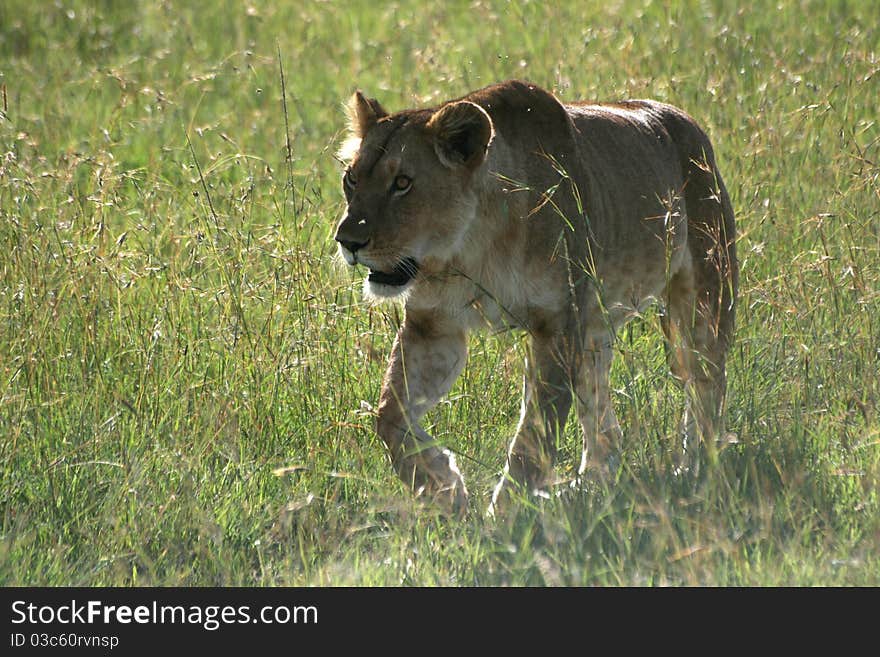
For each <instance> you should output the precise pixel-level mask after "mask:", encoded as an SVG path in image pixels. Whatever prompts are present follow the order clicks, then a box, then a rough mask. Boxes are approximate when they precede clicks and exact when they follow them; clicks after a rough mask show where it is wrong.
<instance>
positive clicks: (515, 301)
mask: <svg viewBox="0 0 880 657" xmlns="http://www.w3.org/2000/svg"><path fill="white" fill-rule="evenodd" d="M350 123H351V132H352V136H351V138H350V139H349V140H348V142H347V146H346V147H344V149H345V152H344V153H341V155H344V156H345V161H346V163H347V165H348V173H347V177H346V181H347V182H346V196H347V199H348V206H347V209H346V214H345V216H344V217H343V218H342V220H341V221H340V223H339V225H338V227H337V232H336V240H337V241H338V242H339V243H340V253H341V254H342V255H343V257H344V258H345V259H346V261H347V262H348V263H349V264H352V265H354V264H363V265H366V266H367V267H369V268H370V270H371V275H370V279H372V281H367V282H366V283H365V291H366V293H367V294H368V295H370V296H373V297H376V298H398V299H400V300H403V301H404V302H405V320H404V323H403V325H402V327H401V329H400V332H399V333H398V335H397V338H396V340H395V343H394V347H393V350H392V355H391V360H390V362H389V366H388V371H387V373H386V376H385V380H384V382H383V387H382V393H381V398H380V403H379V411H378V421H377V431H378V433H379V435H380V436H381V437H382V439H383V440H384V442H385V443H386V445H387V446H388V448H389V452H390V454H391V458H392V462H393V464H394V466H395V469H396V470H397V472H398V473H399V474H400V476H401V477H402V478H403V479H404V480H405V481H406V482H407V483H408V484H409V485H411V486H412V488H413V490H414V491H415V492H416V493H417V494H420V495H425V496H426V497H429V498H432V499H435V500H436V501H438V502H439V503H440V504H441V505H443V506H444V507H445V508H446V509H447V510H449V511H451V512H459V513H460V512H462V511H463V510H464V508H465V506H466V503H467V493H466V490H465V486H464V482H463V479H462V477H461V473H460V472H459V471H458V468H457V467H456V465H455V459H454V458H453V457H452V455H451V454H450V453H449V452H448V451H445V450H443V449H442V448H440V447H439V446H438V445H437V444H436V443H435V441H434V440H433V439H432V438H431V437H430V436H429V435H428V434H427V433H426V432H425V431H424V430H423V429H422V428H421V426H420V425H419V422H420V420H421V419H422V417H423V416H424V414H425V413H426V412H427V411H428V410H429V409H430V408H431V407H432V406H434V405H435V404H437V403H438V402H439V401H440V399H441V398H442V397H443V396H444V395H445V394H446V393H447V392H448V391H449V389H450V388H451V386H452V384H453V382H454V381H455V379H456V377H457V376H458V374H459V373H460V372H461V370H462V368H463V366H464V362H465V360H466V358H467V340H466V336H467V333H468V332H469V331H471V330H474V329H476V328H479V327H481V326H485V325H490V326H495V327H499V328H506V327H515V328H519V329H522V330H525V331H527V332H528V333H529V334H530V336H531V347H530V355H529V358H528V362H527V367H526V370H527V371H526V376H525V384H524V395H523V406H522V418H521V421H520V424H519V427H518V429H517V432H516V436H515V437H514V439H513V442H512V444H511V446H510V451H509V454H508V459H507V465H506V467H505V472H504V475H503V477H502V479H501V481H500V482H499V485H498V487H497V488H496V490H495V494H494V496H493V505H492V509H493V510H494V509H496V508H497V507H498V505H499V504H501V503H503V502H504V500H506V499H507V498H508V497H509V493H510V490H511V488H512V487H516V486H524V487H525V488H526V489H527V490H532V489H535V488H541V487H545V486H546V485H548V484H549V483H551V481H552V478H553V474H552V473H553V463H554V460H555V453H556V440H557V436H558V433H559V430H560V427H561V426H562V425H563V424H564V422H565V419H566V417H567V415H568V412H569V409H570V406H571V404H572V402H574V403H575V405H576V407H577V413H578V417H579V420H580V423H581V426H582V430H583V454H582V459H581V466H580V473H581V474H582V475H583V476H597V475H598V476H602V475H603V473H604V472H606V471H607V469H608V468H609V466H610V465H613V464H614V463H615V462H616V459H617V456H618V452H619V449H620V441H621V430H620V426H619V424H618V422H617V419H616V417H615V415H614V409H613V407H612V404H611V399H610V391H609V384H608V371H609V368H610V363H611V358H612V354H613V345H614V335H615V331H616V330H617V329H618V328H620V326H622V325H623V324H624V323H626V322H627V321H628V320H629V319H630V318H632V317H634V316H637V315H638V314H639V312H640V311H641V310H643V309H644V307H645V306H646V304H649V303H651V302H653V301H659V302H660V303H661V304H662V307H663V308H664V314H663V322H662V323H663V329H664V333H665V335H666V338H667V344H668V349H667V352H668V356H669V364H670V368H671V369H672V372H673V374H674V375H675V377H676V378H677V379H678V380H679V381H681V382H682V384H683V385H684V387H685V390H686V392H687V408H686V411H685V417H684V420H683V431H684V436H685V444H684V454H685V455H686V457H687V459H688V460H689V461H691V462H693V460H694V455H695V454H696V453H697V451H698V449H697V448H698V446H699V444H700V443H701V442H705V444H706V445H708V446H711V445H713V444H714V442H713V439H714V437H715V436H716V435H717V434H718V433H719V431H720V430H721V426H722V425H721V422H722V414H723V406H724V390H725V357H726V352H727V348H728V346H729V343H730V340H731V337H732V332H733V326H734V302H735V299H736V290H737V263H736V252H735V227H734V217H733V211H732V208H731V205H730V200H729V198H728V195H727V191H726V190H725V188H724V183H723V182H722V180H721V176H720V174H719V172H718V170H717V167H716V165H715V160H714V155H713V151H712V146H711V144H710V142H709V140H708V138H707V137H706V135H705V133H704V132H703V131H702V130H701V129H700V128H699V127H698V126H697V124H696V123H695V122H694V121H693V119H691V118H690V117H689V116H688V115H687V114H685V113H684V112H682V111H681V110H679V109H677V108H675V107H672V106H670V105H665V104H663V103H658V102H655V101H626V102H622V103H615V104H605V105H602V104H586V103H575V104H568V105H563V104H562V103H560V102H559V101H558V100H557V99H556V98H555V97H554V96H553V95H552V94H550V93H548V92H546V91H544V90H542V89H540V88H538V87H536V86H534V85H531V84H528V83H525V82H519V81H509V82H505V83H502V84H498V85H494V86H491V87H487V88H485V89H481V90H478V91H475V92H473V93H471V94H469V95H468V96H466V97H464V98H462V99H458V100H455V101H450V102H449V103H445V104H444V105H442V106H440V107H438V108H432V109H424V110H406V111H403V112H397V113H395V114H390V115H389V114H387V113H386V112H385V111H384V110H383V109H382V108H381V105H379V104H378V102H376V101H375V100H369V99H367V98H366V97H364V96H363V94H361V93H360V92H358V93H357V94H355V96H354V97H353V98H352V101H351V104H350ZM408 181H411V184H410V183H409V182H408ZM401 187H403V190H401V189H400V188H401ZM415 264H417V266H418V271H417V274H416V275H415V277H414V278H412V279H411V280H408V281H407V282H405V283H403V281H404V280H405V279H406V276H408V275H409V273H411V272H412V271H414V270H415ZM377 272H378V273H377ZM400 272H408V273H407V274H406V276H404V277H403V278H401V279H400V280H393V277H392V278H389V275H395V276H399V275H400Z"/></svg>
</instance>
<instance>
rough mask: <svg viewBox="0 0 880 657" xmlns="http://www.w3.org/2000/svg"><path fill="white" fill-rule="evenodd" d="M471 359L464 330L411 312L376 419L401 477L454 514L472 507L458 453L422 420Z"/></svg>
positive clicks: (393, 356)
mask: <svg viewBox="0 0 880 657" xmlns="http://www.w3.org/2000/svg"><path fill="white" fill-rule="evenodd" d="M435 322H436V320H435ZM466 359H467V341H466V337H465V334H464V331H462V330H457V329H449V330H447V331H443V330H438V328H437V325H436V323H435V324H434V325H432V326H430V327H429V325H428V324H427V322H425V323H423V322H420V321H419V320H418V319H417V318H411V317H410V316H408V317H407V319H406V320H405V321H404V323H403V326H402V327H401V329H400V332H399V333H398V334H397V338H396V339H395V341H394V348H393V350H392V354H391V360H390V362H389V364H388V371H387V372H386V374H385V380H384V381H383V384H382V394H381V398H380V400H379V416H378V419H377V421H376V431H377V433H378V434H379V436H380V437H381V438H382V440H383V441H384V442H385V444H386V446H387V447H388V451H389V453H390V455H391V462H392V464H393V466H394V469H395V470H396V471H397V474H398V475H399V476H400V478H401V479H402V480H403V481H404V483H406V484H407V485H409V486H410V487H411V488H412V490H413V492H414V493H415V494H416V495H417V496H420V497H425V498H427V499H431V500H433V501H435V502H436V503H437V504H438V505H439V506H440V507H441V509H443V510H444V511H445V512H446V513H448V514H450V515H462V514H463V513H464V512H465V510H466V509H467V490H466V489H465V486H464V480H463V479H462V477H461V473H460V472H459V470H458V467H457V466H456V464H455V457H454V456H453V454H452V453H451V452H450V451H449V450H445V449H442V448H441V447H439V446H438V445H437V444H436V442H435V441H434V439H433V438H432V437H431V436H430V435H428V433H427V432H426V431H425V430H424V429H422V427H421V426H419V421H420V420H421V419H422V417H424V415H425V413H427V412H428V410H430V409H431V408H432V407H434V406H435V405H436V404H437V402H439V401H440V399H441V398H442V397H443V396H444V395H446V393H448V392H449V389H450V388H451V387H452V384H453V382H454V381H455V379H456V378H458V375H459V374H460V373H461V370H462V368H463V367H464V363H465V360H466Z"/></svg>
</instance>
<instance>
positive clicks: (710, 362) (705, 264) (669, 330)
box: [661, 187, 737, 469]
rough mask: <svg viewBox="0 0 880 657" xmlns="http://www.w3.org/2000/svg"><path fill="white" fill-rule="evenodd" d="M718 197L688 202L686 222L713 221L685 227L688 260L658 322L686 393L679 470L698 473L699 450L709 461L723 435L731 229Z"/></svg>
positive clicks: (732, 280)
mask: <svg viewBox="0 0 880 657" xmlns="http://www.w3.org/2000/svg"><path fill="white" fill-rule="evenodd" d="M721 191H722V194H721V197H720V199H719V197H715V198H706V197H705V196H703V197H698V198H693V197H692V198H689V199H688V212H689V214H690V215H691V216H694V215H696V216H697V217H700V216H703V217H706V216H709V217H711V216H712V214H711V212H714V213H715V217H716V219H715V221H703V222H694V221H693V220H691V221H689V225H688V246H689V258H686V260H685V263H684V265H683V266H682V267H681V268H680V269H679V270H678V271H677V272H676V273H675V274H674V275H673V276H672V277H671V278H670V280H669V282H668V284H667V286H666V295H665V296H666V299H665V302H666V308H665V311H664V313H663V315H662V318H661V324H662V326H663V332H664V334H665V336H666V340H667V360H668V362H669V367H670V369H671V370H672V374H673V376H675V378H676V379H678V380H679V381H680V382H681V383H682V385H683V386H684V390H685V412H684V417H683V421H682V429H683V434H684V436H683V449H684V456H685V458H684V462H683V466H684V467H690V468H691V469H698V465H699V461H698V459H697V456H698V453H699V446H700V445H702V446H703V448H704V449H705V450H706V451H707V452H708V453H709V454H710V455H713V454H714V451H715V448H716V440H717V439H718V438H719V437H720V436H721V434H722V431H723V415H724V406H725V392H726V371H725V367H726V358H727V350H728V347H729V345H730V341H731V339H732V334H733V327H734V299H735V295H736V273H737V272H736V259H735V253H734V252H733V246H732V241H731V240H732V236H728V235H727V234H726V231H725V226H726V225H731V229H732V212H731V211H730V206H729V200H727V194H726V191H724V190H723V187H722V189H721ZM719 200H721V201H723V202H719ZM722 208H723V211H724V213H725V215H726V214H727V213H728V212H730V215H729V217H730V221H729V222H728V221H726V219H727V216H725V217H724V219H725V220H722V217H721V212H722ZM731 232H732V230H731Z"/></svg>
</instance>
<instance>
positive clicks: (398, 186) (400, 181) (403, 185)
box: [391, 176, 412, 194]
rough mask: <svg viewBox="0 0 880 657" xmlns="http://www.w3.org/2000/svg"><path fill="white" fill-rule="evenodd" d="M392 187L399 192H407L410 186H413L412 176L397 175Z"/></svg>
mask: <svg viewBox="0 0 880 657" xmlns="http://www.w3.org/2000/svg"><path fill="white" fill-rule="evenodd" d="M391 187H392V189H393V190H394V191H395V192H397V193H398V194H405V193H406V192H408V191H409V188H410V187H412V178H410V177H409V176H397V177H396V178H395V179H394V184H393V185H392V186H391Z"/></svg>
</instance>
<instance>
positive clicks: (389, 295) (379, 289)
mask: <svg viewBox="0 0 880 657" xmlns="http://www.w3.org/2000/svg"><path fill="white" fill-rule="evenodd" d="M412 286H413V281H409V282H408V283H407V284H406V285H385V284H383V283H375V282H373V281H370V280H368V279H364V296H365V297H366V298H367V299H373V300H374V301H389V300H394V299H399V300H402V299H404V298H406V296H407V294H408V293H409V291H410V290H411V289H412Z"/></svg>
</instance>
